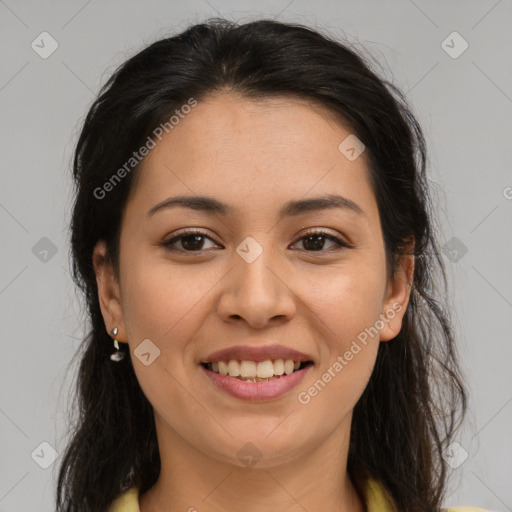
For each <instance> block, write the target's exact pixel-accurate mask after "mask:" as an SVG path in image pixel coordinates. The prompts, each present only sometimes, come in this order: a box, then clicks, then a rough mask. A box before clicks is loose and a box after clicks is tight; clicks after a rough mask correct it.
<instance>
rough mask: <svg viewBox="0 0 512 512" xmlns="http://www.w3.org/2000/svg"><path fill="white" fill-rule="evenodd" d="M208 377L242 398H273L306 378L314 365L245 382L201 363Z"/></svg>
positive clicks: (250, 399)
mask: <svg viewBox="0 0 512 512" xmlns="http://www.w3.org/2000/svg"><path fill="white" fill-rule="evenodd" d="M199 367H200V368H201V369H202V371H203V372H204V373H206V375H207V377H208V378H209V379H210V380H211V381H212V382H213V383H214V384H215V385H216V386H217V387H219V388H220V389H222V390H223V391H225V392H226V393H228V394H229V395H231V396H234V397H236V398H241V399H242V400H249V401H253V402H256V401H260V400H272V399H274V398H278V397H280V396H281V395H284V394H285V393H286V392H287V391H290V389H292V388H294V387H295V386H297V385H298V384H299V382H300V381H301V380H302V379H303V378H304V376H305V375H306V373H308V371H309V370H310V369H311V368H312V367H313V365H312V364H310V365H308V366H306V368H303V369H302V370H298V371H296V372H293V373H291V374H290V375H283V376H281V377H279V379H275V380H271V381H267V382H265V381H262V382H244V381H243V380H239V379H235V378H234V377H229V376H228V375H221V374H220V373H215V372H212V371H211V370H207V369H206V368H205V367H204V366H202V365H199Z"/></svg>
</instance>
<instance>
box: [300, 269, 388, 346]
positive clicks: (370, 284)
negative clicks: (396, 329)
mask: <svg viewBox="0 0 512 512" xmlns="http://www.w3.org/2000/svg"><path fill="white" fill-rule="evenodd" d="M378 269H379V265H375V266H373V267H372V266H366V267H364V266H362V265H361V266H355V265H354V266H349V265H348V264H347V265H345V266H343V267H341V266H340V267H339V268H338V269H333V271H332V272H329V273H325V274H323V275H320V274H317V275H316V276H314V277H311V276H308V277H307V278H306V280H305V281H304V280H303V288H302V289H303V296H304V302H305V303H306V304H307V305H308V306H309V308H310V309H311V310H312V311H313V312H314V313H315V315H316V316H317V317H318V319H319V320H321V322H319V324H320V325H323V329H324V333H325V336H326V339H330V340H331V344H334V345H335V346H336V347H337V348H339V349H340V350H341V349H343V348H344V346H346V344H347V343H348V344H349V345H350V341H351V340H352V339H354V338H356V337H357V336H358V334H359V333H361V332H363V331H364V330H365V329H366V328H369V327H371V326H373V325H374V324H375V322H376V321H377V320H378V318H379V314H380V313H381V308H382V295H383V290H384V288H385V276H384V275H383V273H380V272H379V270H378ZM382 272H384V269H383V268H382Z"/></svg>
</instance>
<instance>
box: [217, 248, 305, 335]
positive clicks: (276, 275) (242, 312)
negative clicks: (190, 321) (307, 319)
mask: <svg viewBox="0 0 512 512" xmlns="http://www.w3.org/2000/svg"><path fill="white" fill-rule="evenodd" d="M271 252H272V251H271V250H268V249H265V250H263V252H262V253H261V254H260V256H259V257H258V258H257V259H256V260H254V261H253V262H252V263H247V262H246V261H244V260H243V259H242V258H240V257H239V256H238V254H236V253H235V254H234V259H235V261H234V268H233V269H232V270H231V272H228V274H227V275H226V276H225V278H224V279H223V281H222V285H223V287H224V288H223V289H222V293H221V296H220V298H219V301H218V303H217V313H218V314H219V315H220V316H221V317H222V319H223V321H225V322H241V321H244V320H245V322H246V323H247V324H249V325H250V326H251V327H254V328H257V329H261V328H263V327H267V326H269V327H270V326H273V325H275V324H276V323H279V322H287V321H289V320H290V319H291V318H293V316H294V314H295V311H296V304H295V300H294V293H293V291H292V286H291V283H287V279H286V276H285V275H284V273H283V271H282V270H281V271H279V265H277V263H276V260H275V258H272V257H271V256H272V255H271Z"/></svg>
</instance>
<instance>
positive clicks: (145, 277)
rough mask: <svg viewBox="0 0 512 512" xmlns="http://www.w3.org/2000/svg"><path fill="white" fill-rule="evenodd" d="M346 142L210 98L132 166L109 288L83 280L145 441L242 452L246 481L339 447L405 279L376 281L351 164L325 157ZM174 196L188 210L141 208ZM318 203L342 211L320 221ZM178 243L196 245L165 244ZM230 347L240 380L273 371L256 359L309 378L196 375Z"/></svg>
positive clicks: (292, 117) (298, 121) (344, 156)
mask: <svg viewBox="0 0 512 512" xmlns="http://www.w3.org/2000/svg"><path fill="white" fill-rule="evenodd" d="M164 133H165V132H164ZM350 135H351V132H350V131H349V130H347V129H345V128H343V127H341V126H340V125H339V124H338V123H336V122H335V120H334V118H332V117H331V116H330V115H329V114H328V113H327V112H325V111H320V110H318V109H315V108H313V107H312V106H311V105H308V104H306V103H304V102H300V101H298V100H293V99H286V98H274V99H269V100H264V101H259V102H255V101H253V100H248V99H240V98H239V97H237V96H235V95H231V94H218V95H215V96H211V97H209V98H208V99H207V100H205V101H203V102H200V103H198V104H197V106H195V107H194V108H193V109H191V112H190V113H189V114H188V115H186V116H184V117H183V118H182V119H181V120H180V121H179V123H178V124H177V125H175V126H174V128H173V129H172V131H170V132H169V133H168V134H166V135H165V137H164V138H163V139H162V141H161V142H159V143H158V144H157V145H156V147H155V148H154V149H152V150H151V151H150V153H149V155H148V156H147V157H146V159H145V161H144V162H143V168H142V170H141V175H140V180H139V181H138V182H137V184H136V186H135V187H134V189H133V190H132V192H131V195H130V197H129V199H128V201H127V204H126V209H125V211H124V214H123V219H122V230H121V238H120V281H119V283H117V282H116V281H115V280H112V276H111V274H108V273H105V272H101V271H100V268H99V267H98V266H97V275H98V284H99V290H100V298H101V306H102V311H103V314H104V317H105V323H106V327H107V329H108V330H109V331H110V329H112V328H113V327H115V326H117V327H118V329H119V333H118V336H117V339H118V340H119V341H125V342H128V343H129V347H130V353H131V354H130V355H131V358H132V361H133V366H134V369H135V372H136V375H137V378H138V380H139V382H140V385H141V387H142V389H143V391H144V393H145V395H146V397H147V398H148V400H149V401H150V402H151V404H152V406H153V409H154V413H155V420H156V424H157V430H158V433H159V437H160V439H162V438H164V437H165V436H170V437H171V438H173V439H178V438H179V439H181V440H182V441H185V442H186V443H187V445H188V446H190V447H191V448H192V449H197V450H200V451H201V452H202V453H203V454H206V455H208V456H209V457H212V458H214V459H217V460H219V461H223V462H230V463H232V464H235V465H238V466H242V465H244V464H247V460H248V459H247V458H246V457H245V455H251V451H252V452H253V454H252V455H253V457H256V458H259V457H262V458H261V459H260V460H259V464H260V466H259V467H264V466H268V467H270V466H272V465H275V464H278V463H282V462H285V461H287V460H293V459H294V458H296V457H298V456H300V455H303V454H305V453H306V452H308V451H310V450H312V449H314V448H315V447H316V446H318V445H320V444H321V443H323V442H324V441H325V440H326V439H327V438H329V437H330V436H332V435H334V436H335V437H334V438H337V439H345V440H348V437H347V436H348V433H349V431H350V422H351V418H352V410H353V408H354V406H355V404H356V402H357V401H358V399H359V397H360V396H361V394H362V392H363V390H364V388H365V387H366V384H367V382H368V380H369V378H370V375H371V372H372V369H373V366H374V363H375V358H376V355H377V350H378V347H379V342H380V341H386V340H389V339H391V338H393V337H394V336H396V334H397V333H398V332H399V330H400V327H401V319H402V316H403V314H404V313H405V309H406V306H407V301H408V294H409V287H408V285H407V282H406V280H405V279H398V278H397V279H396V280H395V281H394V282H390V283H388V282H387V281H386V261H385V253H384V245H383V239H382V233H381V225H380V221H379V214H378V210H377V204H376V200H375V197H374V195H373V193H372V190H371V188H370V182H369V170H368V167H367V161H366V158H365V157H366V155H365V153H364V152H363V153H362V154H361V155H360V156H359V157H357V158H355V159H354V155H356V156H357V152H355V151H354V152H353V151H351V150H350V147H354V146H353V144H350V141H351V140H352V139H348V141H346V142H345V144H344V145H342V146H341V150H340V149H339V146H340V143H342V142H343V141H344V140H345V139H346V138H347V137H349V136H350ZM356 150H357V148H356ZM178 196H180V197H183V196H185V197H187V198H191V199H195V200H196V203H195V207H187V206H186V205H184V204H181V205H180V204H174V205H173V206H167V207H166V206H162V207H161V208H158V209H156V210H154V208H155V206H156V205H159V204H162V203H163V202H165V201H167V200H169V199H172V198H176V197H178ZM326 196H340V197H343V198H345V199H346V201H345V203H343V202H339V203H336V204H335V201H332V202H331V203H330V204H331V207H326V202H323V201H319V200H320V199H321V198H325V197H326ZM199 197H204V198H208V201H215V203H213V204H214V205H219V204H222V205H223V210H224V211H221V209H220V208H219V207H216V208H215V209H214V208H213V206H211V204H210V203H209V202H208V201H203V202H200V201H198V200H197V199H198V198H199ZM105 200H108V198H107V199H105ZM315 200H316V202H315ZM343 204H345V206H343ZM347 204H349V205H357V206H353V208H351V207H348V206H346V205H347ZM193 206H194V205H193ZM207 206H208V207H207ZM357 210H359V211H357ZM187 230H196V231H197V232H200V236H199V237H198V238H194V236H193V235H190V234H189V235H188V237H186V238H181V239H179V238H176V237H178V235H182V236H183V235H184V233H183V232H184V231H187ZM318 231H323V232H325V235H318V233H317V232H318ZM315 233H317V236H315ZM308 234H309V235H310V236H309V237H308V236H307V235H308ZM329 237H333V238H332V239H331V238H329ZM173 239H174V240H173ZM335 239H338V240H339V243H341V244H344V245H338V243H337V242H336V241H335ZM166 241H171V243H170V244H169V245H167V246H166V245H165V242H166ZM103 249H104V246H103V244H102V243H99V244H98V246H97V249H96V252H97V254H100V253H101V251H102V250H103ZM95 261H96V259H95ZM404 275H407V274H404ZM408 275H409V277H410V276H411V275H412V266H410V267H408ZM109 276H110V277H109ZM118 285H119V286H118ZM270 345H281V346H282V348H281V350H284V351H286V350H290V351H292V350H295V351H299V352H301V353H303V357H302V358H301V357H299V356H298V355H296V354H295V355H293V354H286V353H285V352H279V351H277V352H272V351H271V352H265V351H264V350H263V349H267V348H268V347H269V346H270ZM239 346H244V347H245V348H246V349H247V347H248V348H252V349H253V352H248V351H247V350H246V351H245V352H244V349H243V348H242V349H241V350H242V352H241V353H233V354H231V356H232V357H230V355H229V354H227V355H223V356H221V360H225V361H226V362H228V361H229V360H230V359H234V360H242V359H243V360H246V361H248V362H247V363H242V367H243V368H245V370H244V372H247V374H249V375H250V374H251V372H253V371H254V369H255V368H256V371H258V370H261V371H264V370H267V371H269V368H270V369H271V371H275V372H276V373H279V372H282V370H280V369H279V368H280V366H281V365H280V363H275V364H273V365H269V363H268V362H267V363H263V366H258V365H257V364H255V363H258V362H262V361H264V360H268V359H270V360H271V361H275V360H276V359H281V358H282V359H284V360H286V359H289V358H291V359H292V360H301V359H303V360H309V361H312V362H313V364H312V365H309V366H308V367H306V368H305V369H303V370H300V371H299V372H298V373H297V374H296V373H293V374H291V375H290V376H286V373H285V375H284V376H281V377H279V378H277V379H275V380H273V381H271V382H262V383H259V382H241V381H240V380H239V379H237V378H236V377H230V376H221V375H220V374H219V375H212V372H211V371H210V370H207V369H206V368H204V367H203V366H202V365H201V363H208V362H212V360H213V359H215V357H212V356H211V355H212V354H213V353H214V352H217V351H219V350H224V349H232V348H234V347H239ZM118 364H122V363H118ZM218 364H219V366H220V367H223V365H222V363H218ZM288 365H289V363H288ZM230 366H231V368H230V370H231V369H234V370H232V371H234V372H235V373H236V364H231V365H230ZM297 375H299V377H297ZM212 377H213V378H212ZM216 382H222V383H224V384H225V383H227V384H226V388H222V385H218V384H216ZM336 436H337V437H336ZM334 438H333V439H334ZM248 443H252V445H253V446H252V445H249V444H248Z"/></svg>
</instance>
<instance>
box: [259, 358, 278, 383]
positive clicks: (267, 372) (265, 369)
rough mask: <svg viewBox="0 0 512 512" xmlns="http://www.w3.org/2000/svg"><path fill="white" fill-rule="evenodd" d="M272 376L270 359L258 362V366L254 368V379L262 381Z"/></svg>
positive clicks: (272, 370) (272, 369)
mask: <svg viewBox="0 0 512 512" xmlns="http://www.w3.org/2000/svg"><path fill="white" fill-rule="evenodd" d="M273 376H274V365H273V364H272V361H270V359H267V361H260V362H259V363H258V366H257V367H256V377H260V378H262V379H264V378H267V379H268V378H269V377H273Z"/></svg>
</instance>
